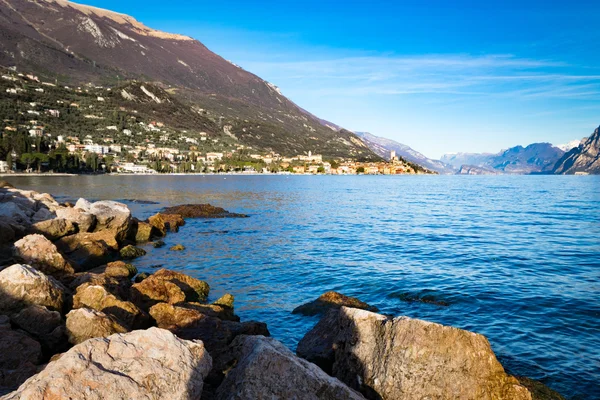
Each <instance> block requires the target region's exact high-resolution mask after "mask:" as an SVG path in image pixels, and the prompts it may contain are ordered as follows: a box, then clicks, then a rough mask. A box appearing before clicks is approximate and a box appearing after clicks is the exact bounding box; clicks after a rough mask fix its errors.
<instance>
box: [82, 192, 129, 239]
mask: <svg viewBox="0 0 600 400" xmlns="http://www.w3.org/2000/svg"><path fill="white" fill-rule="evenodd" d="M78 204H79V201H78ZM89 212H90V213H92V214H94V215H95V216H96V220H97V222H96V228H95V231H96V232H99V231H104V230H109V231H114V232H115V238H116V239H117V241H118V242H119V243H122V242H123V241H124V240H125V239H126V238H127V236H128V235H129V230H130V228H131V222H132V220H131V211H129V208H128V207H127V206H126V205H125V204H122V203H118V202H116V201H107V200H106V201H97V202H95V203H92V204H91V205H90V206H89Z"/></svg>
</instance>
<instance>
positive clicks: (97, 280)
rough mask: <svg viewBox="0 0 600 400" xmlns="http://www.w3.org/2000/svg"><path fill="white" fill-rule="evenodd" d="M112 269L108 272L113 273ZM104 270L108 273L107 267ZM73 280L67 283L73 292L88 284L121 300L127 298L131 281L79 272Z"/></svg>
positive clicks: (120, 277) (100, 274)
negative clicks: (98, 287) (101, 288)
mask: <svg viewBox="0 0 600 400" xmlns="http://www.w3.org/2000/svg"><path fill="white" fill-rule="evenodd" d="M115 262H119V261H115ZM111 264H112V263H111ZM114 269H115V268H111V270H110V271H111V272H115V271H114ZM106 270H107V271H108V267H106ZM73 278H74V279H73V280H72V281H71V282H69V283H68V288H69V289H71V290H72V291H74V292H75V291H77V288H79V287H80V286H83V285H84V284H89V285H91V286H102V287H104V288H105V289H106V291H108V292H109V293H112V294H114V295H115V296H117V297H119V298H122V299H125V298H128V297H129V290H130V288H131V280H130V279H129V278H128V277H127V278H125V277H122V276H111V275H109V274H107V273H93V272H80V273H77V274H75V275H74V276H73ZM89 285H88V286H89Z"/></svg>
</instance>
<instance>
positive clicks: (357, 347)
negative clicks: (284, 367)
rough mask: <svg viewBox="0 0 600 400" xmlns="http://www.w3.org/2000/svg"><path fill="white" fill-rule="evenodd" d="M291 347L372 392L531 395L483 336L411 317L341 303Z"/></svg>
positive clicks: (517, 399) (507, 398) (391, 395)
mask: <svg viewBox="0 0 600 400" xmlns="http://www.w3.org/2000/svg"><path fill="white" fill-rule="evenodd" d="M297 353H298V355H300V356H301V357H304V358H306V359H308V360H309V361H313V362H316V363H319V364H320V365H321V366H323V367H324V368H325V369H328V368H329V367H331V373H332V375H333V376H335V377H337V378H339V379H340V380H341V381H342V382H344V383H346V384H347V385H348V386H350V387H352V388H354V389H356V390H359V391H360V392H362V393H363V394H364V395H365V397H367V398H370V399H383V400H386V399H465V400H469V399H472V400H479V399H480V400H492V399H497V400H531V394H530V393H529V391H528V390H527V389H526V388H525V387H523V386H521V385H520V384H519V382H518V381H517V380H516V379H515V378H514V377H512V376H509V375H507V374H506V373H505V372H504V368H502V365H501V364H500V363H499V362H498V360H497V359H496V356H495V355H494V352H493V351H492V349H491V347H490V344H489V342H488V341H487V339H486V338H485V337H484V336H482V335H479V334H476V333H473V332H468V331H465V330H462V329H457V328H453V327H449V326H443V325H440V324H435V323H431V322H426V321H421V320H417V319H411V318H407V317H398V318H394V319H391V318H388V317H385V316H383V315H379V314H375V313H372V312H369V311H364V310H358V309H353V308H346V307H342V308H341V309H340V310H339V311H335V310H332V311H330V312H329V313H328V314H327V315H326V316H325V317H324V318H323V319H322V320H321V321H320V322H319V323H318V324H317V325H316V326H315V327H314V328H313V329H312V330H311V331H310V332H309V333H308V334H307V335H306V336H305V337H304V338H303V339H302V341H301V342H300V343H299V344H298V350H297Z"/></svg>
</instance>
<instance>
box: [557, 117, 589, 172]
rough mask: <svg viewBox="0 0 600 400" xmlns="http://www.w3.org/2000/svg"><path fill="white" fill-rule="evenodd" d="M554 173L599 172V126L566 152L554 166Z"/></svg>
mask: <svg viewBox="0 0 600 400" xmlns="http://www.w3.org/2000/svg"><path fill="white" fill-rule="evenodd" d="M552 172H553V173H555V174H563V175H567V174H577V173H588V174H600V127H598V128H596V130H595V131H594V133H593V134H592V135H591V136H590V137H589V138H585V139H583V140H582V141H581V143H580V144H579V146H577V147H575V148H573V149H571V150H570V151H569V152H568V153H566V154H565V155H564V156H563V157H562V158H561V159H560V160H558V162H557V163H556V165H555V166H554V168H553V170H552Z"/></svg>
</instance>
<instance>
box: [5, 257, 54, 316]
mask: <svg viewBox="0 0 600 400" xmlns="http://www.w3.org/2000/svg"><path fill="white" fill-rule="evenodd" d="M65 291H66V289H65V287H64V286H62V285H61V284H60V283H59V282H58V281H56V280H55V279H54V278H52V277H49V276H46V275H44V274H43V273H42V272H40V271H38V270H36V269H35V268H32V267H30V266H29V265H21V264H15V265H12V266H10V267H8V268H6V269H4V270H2V271H0V292H1V295H0V312H7V313H15V312H19V311H20V310H22V309H23V308H26V307H27V306H30V305H39V306H44V307H47V308H48V309H50V310H55V311H62V309H63V305H64V300H65Z"/></svg>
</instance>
